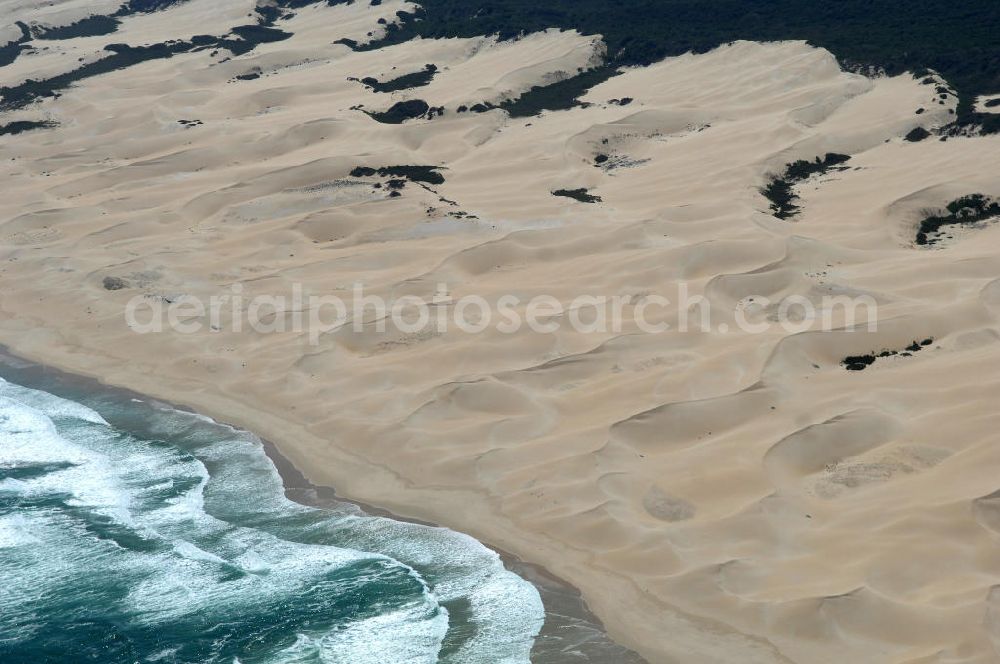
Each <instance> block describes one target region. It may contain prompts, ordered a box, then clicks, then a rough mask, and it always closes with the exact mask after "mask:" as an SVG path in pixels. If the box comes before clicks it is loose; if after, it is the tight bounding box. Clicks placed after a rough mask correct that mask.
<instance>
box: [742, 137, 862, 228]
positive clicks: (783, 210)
mask: <svg viewBox="0 0 1000 664" xmlns="http://www.w3.org/2000/svg"><path fill="white" fill-rule="evenodd" d="M848 159H850V156H848V155H846V154H837V153H836V152H828V153H827V154H826V156H825V157H823V158H822V159H821V158H819V157H816V160H815V161H806V160H804V159H800V160H799V161H796V162H793V163H791V164H789V165H788V166H787V167H786V168H785V172H784V173H783V174H782V175H781V176H780V177H777V178H774V179H773V180H771V181H770V182H769V183H768V184H767V186H766V187H764V188H763V189H761V190H760V193H762V194H763V195H764V197H765V198H767V200H769V201H771V213H772V214H773V215H774V216H775V217H777V218H778V219H790V218H791V217H794V216H795V215H796V214H798V213H799V206H798V205H797V204H796V203H797V202H798V200H799V197H798V196H797V195H796V194H795V190H794V186H795V185H796V184H798V183H799V182H802V181H803V180H806V179H808V178H809V177H811V176H812V175H815V174H816V173H826V172H827V171H829V170H830V169H831V168H833V167H835V166H838V165H839V164H843V163H844V162H845V161H847V160H848Z"/></svg>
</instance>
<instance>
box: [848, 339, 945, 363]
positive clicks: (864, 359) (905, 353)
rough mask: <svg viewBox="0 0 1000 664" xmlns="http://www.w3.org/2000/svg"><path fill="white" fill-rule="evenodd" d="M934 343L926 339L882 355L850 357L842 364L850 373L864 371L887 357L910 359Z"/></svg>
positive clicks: (871, 354) (884, 352) (872, 354)
mask: <svg viewBox="0 0 1000 664" xmlns="http://www.w3.org/2000/svg"><path fill="white" fill-rule="evenodd" d="M932 343H934V339H924V340H923V341H914V342H913V343H912V344H910V345H909V346H907V347H906V348H904V349H903V350H883V351H882V352H881V353H878V354H875V353H868V354H867V355H848V356H847V357H845V358H844V359H843V360H841V361H840V364H841V365H842V366H843V367H844V368H845V369H847V370H848V371H864V370H865V369H867V368H868V367H870V366H871V365H873V364H875V362H876V361H878V360H879V359H883V358H886V357H895V356H896V355H899V356H900V357H910V356H911V355H913V354H914V353H918V352H920V351H921V350H923V349H924V348H926V347H927V346H930V345H931V344H932Z"/></svg>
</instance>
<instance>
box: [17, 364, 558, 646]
mask: <svg viewBox="0 0 1000 664" xmlns="http://www.w3.org/2000/svg"><path fill="white" fill-rule="evenodd" d="M143 407H148V405H145V404H144V406H143ZM158 408H159V409H160V413H159V414H160V415H163V418H162V421H160V418H157V423H156V425H155V426H156V427H158V428H157V429H156V431H157V433H156V435H157V437H158V438H162V439H164V440H171V441H174V440H176V441H178V442H177V445H178V446H166V445H152V444H150V443H149V441H146V440H143V439H140V438H136V437H134V436H129V435H126V434H123V433H121V432H119V431H115V430H114V429H113V428H112V427H110V426H109V425H108V424H107V422H105V420H104V419H103V418H101V416H100V415H99V414H97V413H96V412H95V411H93V410H91V409H89V408H87V407H86V406H83V405H81V404H75V403H74V402H72V401H67V400H65V399H60V398H58V397H53V396H51V395H47V394H46V393H44V392H38V391H35V390H28V389H27V388H23V387H19V386H16V385H13V384H11V383H7V382H0V467H4V466H6V467H23V466H26V465H29V464H30V465H36V466H37V465H49V466H51V467H50V468H48V469H46V470H47V472H41V473H38V474H35V475H34V476H31V477H26V478H25V479H21V480H13V479H8V480H6V481H4V482H3V484H0V491H8V492H14V493H17V494H19V495H23V496H32V495H34V496H46V495H55V494H68V495H71V496H72V497H71V498H70V499H69V500H68V501H67V502H68V504H70V505H73V506H76V507H80V508H85V509H87V510H89V511H90V512H96V513H99V514H104V515H106V516H110V517H111V518H113V519H114V521H115V522H116V523H119V524H122V525H123V526H125V527H127V531H128V532H129V533H132V534H133V535H135V536H136V537H139V538H142V539H143V540H145V541H156V542H161V543H162V544H163V546H158V547H154V548H153V549H148V550H147V548H148V547H147V548H141V547H140V549H137V550H131V549H130V548H129V544H128V542H125V543H124V544H121V545H120V544H118V543H117V540H116V539H115V538H114V537H111V538H110V539H107V538H99V539H94V537H93V536H92V535H91V534H90V533H88V532H86V531H83V530H79V529H78V527H77V526H73V525H71V524H70V525H68V523H69V522H68V521H67V517H63V516H60V515H59V514H49V513H37V514H32V515H30V516H25V515H21V514H16V515H14V516H11V515H0V551H21V550H24V551H27V554H26V555H27V557H26V558H24V560H22V562H21V563H18V566H16V567H15V568H13V571H11V569H7V570H6V571H5V568H4V553H0V582H2V583H5V584H7V585H8V591H7V592H6V593H5V592H3V591H0V614H3V612H4V611H8V612H13V611H15V610H17V609H16V607H17V606H18V602H19V601H20V600H22V599H24V598H23V597H15V596H13V595H12V593H11V591H10V585H11V584H10V583H9V581H10V580H11V579H8V578H6V577H5V575H6V576H11V574H13V575H14V578H15V579H16V581H17V585H19V586H21V587H24V585H25V584H30V587H33V588H34V589H35V590H36V591H37V592H39V593H42V592H44V589H45V588H46V587H49V586H51V585H52V584H53V583H56V582H57V580H58V581H59V582H63V581H65V578H66V575H67V574H69V576H70V577H72V576H73V575H74V574H76V575H83V576H86V575H93V574H97V575H113V576H114V578H116V579H119V580H122V581H123V582H127V584H128V587H127V594H126V597H125V599H124V601H123V602H122V608H123V610H125V611H126V612H127V614H128V615H130V616H131V618H130V619H131V620H134V621H136V623H137V624H148V625H151V626H155V625H158V624H161V623H167V622H170V621H176V620H182V619H184V618H185V616H204V615H214V614H218V615H220V616H223V615H230V616H237V615H245V614H246V613H247V611H253V610H254V609H257V608H259V607H266V606H281V605H283V604H286V603H288V602H296V601H297V599H298V598H299V597H303V596H306V595H308V594H309V593H310V592H311V591H314V589H315V588H317V587H325V586H317V584H320V583H322V584H332V585H331V586H330V587H331V590H330V592H331V593H333V595H332V596H331V601H335V600H336V599H337V593H338V591H337V584H338V583H340V582H339V581H336V579H339V578H341V576H343V575H345V574H346V575H347V579H346V581H347V582H350V583H351V584H354V585H356V584H357V583H377V582H378V580H377V577H378V575H386V576H385V579H387V580H389V579H395V580H393V581H391V583H393V584H396V585H394V586H392V587H398V588H405V587H406V586H407V583H403V584H402V585H400V583H401V582H400V576H399V575H403V577H405V578H409V579H410V580H411V582H410V583H412V588H413V591H412V594H410V595H404V596H401V597H399V598H389V599H385V598H381V599H379V600H378V601H379V602H383V601H388V602H389V603H388V604H386V605H385V608H384V612H382V613H380V614H379V615H376V616H371V617H363V618H361V617H359V618H357V619H356V620H353V621H351V620H349V621H348V622H346V623H341V624H339V625H337V626H336V628H335V629H332V630H330V631H328V632H326V633H313V632H304V633H301V634H299V637H298V638H297V640H296V642H295V644H294V645H292V646H290V647H289V648H287V649H286V650H284V651H282V653H280V654H278V655H276V656H275V659H274V661H275V662H282V663H285V662H295V661H303V662H305V661H312V662H315V661H322V662H331V663H337V664H339V663H342V662H350V663H351V664H368V663H369V662H370V663H375V662H385V663H390V664H403V663H411V662H412V663H413V664H423V663H424V662H428V663H430V662H436V661H438V652H439V650H440V647H441V644H442V641H443V640H444V638H445V636H446V634H447V631H448V629H449V614H448V611H447V610H446V609H445V608H444V607H443V606H442V603H445V602H448V601H452V600H465V604H466V606H468V610H469V611H471V613H472V617H471V620H472V621H473V622H474V623H475V627H476V628H475V630H472V631H473V634H472V636H471V637H469V638H468V639H466V640H465V641H464V642H463V645H462V646H461V648H460V649H459V652H458V653H455V654H453V655H452V656H450V657H449V658H448V659H447V661H448V662H454V663H456V664H476V663H480V662H482V663H487V662H488V663H489V664H496V663H504V664H506V663H510V664H514V663H516V662H527V661H528V660H529V653H530V649H531V645H532V639H533V637H534V636H535V635H536V634H537V632H538V630H539V629H540V627H541V624H542V620H543V617H544V611H543V608H542V605H541V600H540V598H539V596H538V593H537V591H536V589H535V588H534V587H533V586H532V585H530V584H529V583H527V582H526V581H524V580H523V579H521V578H520V577H518V576H516V575H515V574H513V573H511V572H509V571H507V570H506V569H505V568H504V567H503V564H502V562H501V561H500V558H499V556H497V554H496V553H495V552H493V551H491V550H490V549H488V548H486V547H485V546H483V545H482V544H481V543H479V542H478V541H476V540H475V539H473V538H471V537H467V536H465V535H462V534H460V533H455V532H452V531H449V530H447V529H443V528H431V527H426V526H420V525H415V524H407V523H400V522H397V521H393V520H390V519H384V518H380V517H370V516H357V515H353V516H352V515H350V514H348V513H346V512H343V513H340V512H336V511H322V510H316V509H313V508H309V507H306V506H303V505H299V504H297V503H293V502H291V501H289V500H287V499H286V498H285V496H284V487H283V485H282V482H281V478H280V477H279V476H278V474H277V471H276V470H275V468H274V465H273V464H272V463H271V461H270V459H268V458H267V456H266V455H265V454H264V451H263V447H262V445H261V443H260V441H259V440H258V439H257V438H256V437H254V436H252V435H250V434H246V433H244V432H240V431H238V430H235V429H233V428H231V427H227V426H224V425H219V424H217V423H215V422H213V421H211V420H209V419H207V418H204V417H201V416H198V415H194V414H190V413H185V412H181V411H176V410H167V409H166V407H164V406H159V407H158ZM112 459H113V461H112ZM58 464H63V465H64V466H65V467H61V466H59V465H58ZM208 468H212V472H211V474H210V473H209V470H208ZM172 494H173V495H172ZM243 522H246V523H248V524H258V525H253V526H243V525H240V524H241V523H243ZM294 524H299V525H294ZM302 524H305V525H302ZM289 529H291V530H289ZM317 538H318V539H317ZM314 540H315V541H314ZM306 541H308V542H310V543H305V542H306ZM29 542H31V543H34V544H36V545H37V546H36V547H25V546H23V545H24V544H26V543H29ZM36 548H37V549H38V550H37V551H35V550H34V549H36ZM43 549H44V554H45V555H42V554H43V551H42V550H43ZM25 561H27V562H25ZM359 565H368V566H369V567H365V568H364V569H366V570H368V571H366V572H365V574H374V575H376V576H374V577H372V578H371V579H367V578H365V577H351V576H350V574H349V573H346V572H344V570H352V569H355V567H352V566H359ZM372 566H374V567H372ZM357 569H359V570H360V569H362V568H361V567H357ZM223 577H224V578H225V580H224V581H220V578H223ZM390 600H391V601H390ZM393 602H395V605H394V604H393ZM319 618H322V616H319ZM220 620H223V619H222V618H220ZM2 621H3V618H2V615H0V626H2ZM292 627H293V626H290V628H292ZM158 652H159V653H160V654H161V655H162V656H163V657H169V656H171V654H170V652H169V650H162V649H161V650H160V651H158ZM442 661H445V660H442Z"/></svg>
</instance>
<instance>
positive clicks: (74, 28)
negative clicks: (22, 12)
mask: <svg viewBox="0 0 1000 664" xmlns="http://www.w3.org/2000/svg"><path fill="white" fill-rule="evenodd" d="M118 26H119V21H118V19H117V18H114V17H113V16H88V17H87V18H81V19H80V20H79V21H77V22H76V23H70V24H69V25H63V26H58V27H53V28H46V27H41V26H39V27H33V28H32V29H31V34H32V36H34V38H35V39H74V38H76V37H97V36H100V35H109V34H111V33H112V32H114V31H115V30H117V29H118Z"/></svg>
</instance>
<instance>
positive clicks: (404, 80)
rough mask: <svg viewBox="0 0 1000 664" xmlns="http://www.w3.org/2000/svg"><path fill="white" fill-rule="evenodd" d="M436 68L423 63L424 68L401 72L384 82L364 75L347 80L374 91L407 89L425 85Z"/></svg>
mask: <svg viewBox="0 0 1000 664" xmlns="http://www.w3.org/2000/svg"><path fill="white" fill-rule="evenodd" d="M437 70H438V68H437V66H436V65H424V68H423V69H421V70H420V71H415V72H413V73H412V74H403V75H402V76H399V77H397V78H394V79H392V80H389V81H385V82H381V81H379V80H378V79H377V78H374V77H372V76H366V77H365V78H362V79H360V81H359V80H358V79H356V78H351V79H348V80H351V81H358V82H360V83H362V84H364V85H366V86H368V87H369V88H371V89H372V90H374V91H375V92H398V91H399V90H409V89H410V88H420V87H423V86H425V85H427V84H428V83H430V82H431V81H432V80H433V79H434V75H435V74H436V73H437Z"/></svg>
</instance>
